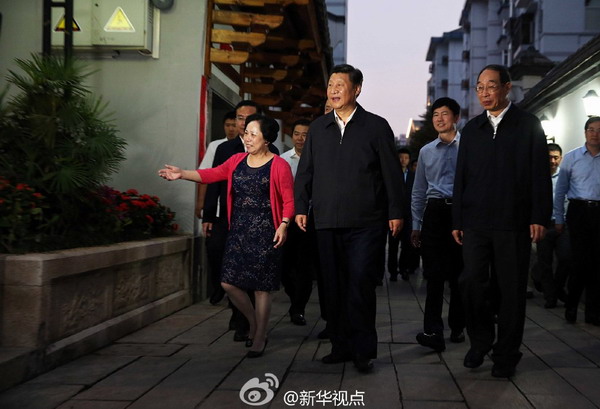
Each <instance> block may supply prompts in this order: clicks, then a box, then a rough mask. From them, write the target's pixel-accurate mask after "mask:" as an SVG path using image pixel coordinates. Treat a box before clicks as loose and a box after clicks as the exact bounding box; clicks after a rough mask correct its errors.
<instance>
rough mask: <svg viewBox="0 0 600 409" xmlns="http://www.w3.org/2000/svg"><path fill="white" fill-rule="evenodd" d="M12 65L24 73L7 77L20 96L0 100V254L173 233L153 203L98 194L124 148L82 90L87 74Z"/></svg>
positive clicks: (37, 60)
mask: <svg viewBox="0 0 600 409" xmlns="http://www.w3.org/2000/svg"><path fill="white" fill-rule="evenodd" d="M16 65H17V66H18V67H19V68H20V69H21V70H22V71H23V73H17V72H16V71H12V70H9V75H8V76H7V81H8V83H9V84H11V85H13V86H16V87H17V88H18V91H19V92H18V93H16V94H15V95H14V96H12V97H11V98H10V99H9V100H8V101H7V102H6V103H4V99H5V96H6V91H5V92H4V93H3V94H2V95H0V175H1V176H2V181H1V183H2V185H1V187H0V201H1V202H0V216H1V217H2V220H1V221H0V227H2V231H1V232H0V245H1V247H0V251H1V252H25V251H39V250H53V249H58V248H69V247H76V246H82V245H95V244H105V243H110V242H115V241H122V240H131V239H139V238H147V237H152V236H155V235H164V234H167V233H168V232H172V231H173V228H172V218H173V213H172V212H170V211H169V210H168V209H167V208H165V207H164V206H161V205H159V204H158V199H157V198H156V199H152V198H150V199H148V198H147V197H146V196H147V195H140V196H138V195H137V192H136V195H133V194H130V193H125V194H122V193H120V192H116V191H114V190H112V189H109V188H106V187H102V184H103V183H105V182H106V181H107V180H108V178H109V176H110V175H111V174H112V173H114V172H116V171H117V170H118V167H119V163H120V162H121V161H122V160H123V159H124V158H125V154H124V152H125V147H126V142H125V140H124V139H123V138H121V137H120V136H118V132H117V129H116V128H115V127H114V125H113V123H112V120H111V119H110V118H109V117H108V116H107V115H106V114H105V109H106V106H107V105H106V104H105V103H104V102H102V99H101V98H99V97H94V96H93V95H92V93H91V91H90V90H89V89H88V88H87V87H86V86H85V84H84V81H85V80H86V78H88V77H89V76H90V75H91V74H92V72H91V71H89V70H88V69H87V67H85V66H84V65H83V64H82V63H81V62H80V61H77V60H73V59H69V60H66V61H65V60H64V59H63V58H62V57H56V56H50V57H42V56H38V55H32V57H31V59H30V60H22V59H17V60H16ZM108 191H111V192H116V193H115V194H117V193H118V194H117V196H118V197H119V198H120V199H119V200H121V201H122V202H121V203H119V205H120V206H121V207H120V209H121V211H116V209H115V207H114V205H115V202H110V203H107V200H108V198H107V196H106V195H105V194H106V192H108ZM125 197H127V198H128V199H125ZM134 202H135V204H134ZM152 204H156V206H154V205H152ZM125 206H128V209H127V211H125V210H126V209H125ZM169 218H170V219H169Z"/></svg>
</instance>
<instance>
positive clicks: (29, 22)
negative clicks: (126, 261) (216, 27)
mask: <svg viewBox="0 0 600 409" xmlns="http://www.w3.org/2000/svg"><path fill="white" fill-rule="evenodd" d="M0 12H2V14H3V23H2V24H3V28H2V33H1V34H0V76H1V77H2V78H0V88H3V87H4V76H5V74H6V72H7V68H9V67H13V68H14V64H13V59H14V58H15V57H21V58H27V57H28V56H29V55H30V53H35V52H41V47H42V46H41V43H42V2H41V1H40V0H19V1H14V0H0ZM205 26H206V0H200V1H198V0H196V1H176V2H175V5H174V6H173V8H172V9H171V10H168V11H165V12H162V13H161V38H160V58H159V59H152V58H148V57H142V56H121V57H120V58H115V59H113V58H103V59H97V58H96V59H89V58H88V59H87V60H86V61H88V62H89V64H90V66H91V67H92V68H94V69H97V70H98V72H97V73H96V74H94V76H93V77H92V78H91V80H90V85H91V86H92V88H93V90H94V92H95V93H97V94H99V95H102V96H103V99H105V100H106V101H107V102H108V103H109V111H111V112H114V118H115V119H116V126H117V129H119V131H120V135H121V136H122V137H124V138H125V139H126V140H127V142H128V147H127V153H126V155H127V160H126V161H125V162H124V163H123V164H122V166H121V169H120V171H119V173H118V174H116V175H114V177H113V180H112V181H111V182H110V184H111V185H112V186H113V187H115V188H117V189H120V190H125V189H129V188H135V189H138V190H139V191H140V192H142V193H148V194H152V195H157V196H159V197H160V198H161V201H162V202H163V203H164V204H166V205H167V206H170V207H171V208H172V209H173V210H174V211H176V212H177V222H178V223H179V224H180V225H181V227H182V230H183V231H185V232H191V231H193V225H194V222H195V217H194V201H195V188H196V187H195V185H194V184H192V183H189V182H170V183H169V182H166V181H163V180H162V179H160V178H159V177H158V176H157V173H156V170H157V169H158V168H159V167H161V166H162V165H163V164H165V163H172V164H177V165H181V166H183V167H186V168H193V167H194V166H195V164H196V158H197V151H198V129H199V100H200V84H201V77H202V74H203V70H204V64H203V62H204V34H205Z"/></svg>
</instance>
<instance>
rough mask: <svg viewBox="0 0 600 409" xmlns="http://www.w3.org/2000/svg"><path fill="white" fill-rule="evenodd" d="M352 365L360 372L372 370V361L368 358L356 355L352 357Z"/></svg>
mask: <svg viewBox="0 0 600 409" xmlns="http://www.w3.org/2000/svg"><path fill="white" fill-rule="evenodd" d="M354 366H355V367H356V369H358V372H360V373H369V372H371V371H372V370H373V362H371V360H370V359H368V358H362V357H360V356H357V357H355V358H354Z"/></svg>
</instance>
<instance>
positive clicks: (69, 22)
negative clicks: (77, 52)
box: [65, 0, 73, 60]
mask: <svg viewBox="0 0 600 409" xmlns="http://www.w3.org/2000/svg"><path fill="white" fill-rule="evenodd" d="M72 55H73V0H65V60H68V59H70V58H71V56H72Z"/></svg>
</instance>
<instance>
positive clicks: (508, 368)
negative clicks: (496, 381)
mask: <svg viewBox="0 0 600 409" xmlns="http://www.w3.org/2000/svg"><path fill="white" fill-rule="evenodd" d="M514 374H515V367H514V366H512V365H500V364H494V366H492V376H493V377H494V378H510V377H511V376H513V375H514Z"/></svg>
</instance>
